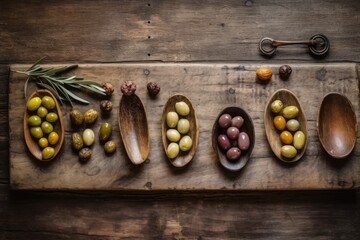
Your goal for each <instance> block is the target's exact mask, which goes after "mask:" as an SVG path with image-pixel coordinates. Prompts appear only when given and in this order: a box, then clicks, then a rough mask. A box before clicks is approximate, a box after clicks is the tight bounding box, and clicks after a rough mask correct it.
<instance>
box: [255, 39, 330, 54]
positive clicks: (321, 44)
mask: <svg viewBox="0 0 360 240" xmlns="http://www.w3.org/2000/svg"><path fill="white" fill-rule="evenodd" d="M294 44H303V45H308V47H309V51H310V53H311V54H312V55H313V56H315V57H323V56H325V55H326V54H327V53H328V52H329V49H330V42H329V39H328V38H327V37H326V36H325V35H323V34H315V35H314V36H312V37H311V38H310V39H309V40H306V41H282V40H274V39H272V38H268V37H266V38H263V39H261V40H260V43H259V48H260V51H261V52H262V53H263V54H264V55H266V56H268V57H271V56H273V55H274V54H275V52H276V49H277V47H280V46H286V45H294Z"/></svg>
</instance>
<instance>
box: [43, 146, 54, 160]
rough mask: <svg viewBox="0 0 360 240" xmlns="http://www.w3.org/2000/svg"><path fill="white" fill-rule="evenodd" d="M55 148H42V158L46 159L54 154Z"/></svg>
mask: <svg viewBox="0 0 360 240" xmlns="http://www.w3.org/2000/svg"><path fill="white" fill-rule="evenodd" d="M54 154H55V149H54V148H52V147H46V148H44V149H43V150H42V159H44V160H47V159H50V158H52V157H53V156H54Z"/></svg>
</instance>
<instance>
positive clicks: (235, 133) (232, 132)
mask: <svg viewBox="0 0 360 240" xmlns="http://www.w3.org/2000/svg"><path fill="white" fill-rule="evenodd" d="M239 133H240V131H239V129H238V128H236V127H229V128H228V129H227V130H226V134H227V136H228V137H229V138H230V139H231V140H234V139H237V138H238V137H239Z"/></svg>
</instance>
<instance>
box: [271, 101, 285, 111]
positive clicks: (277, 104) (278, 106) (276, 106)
mask: <svg viewBox="0 0 360 240" xmlns="http://www.w3.org/2000/svg"><path fill="white" fill-rule="evenodd" d="M283 106H284V105H283V103H282V101H281V100H275V101H273V102H272V103H271V111H272V112H273V113H279V112H280V111H281V110H282V109H283Z"/></svg>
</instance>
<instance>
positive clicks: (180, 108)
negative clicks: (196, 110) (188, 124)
mask: <svg viewBox="0 0 360 240" xmlns="http://www.w3.org/2000/svg"><path fill="white" fill-rule="evenodd" d="M175 110H176V112H177V113H178V114H179V115H181V116H187V115H189V113H190V108H189V105H187V104H186V103H185V102H183V101H181V102H177V103H175Z"/></svg>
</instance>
